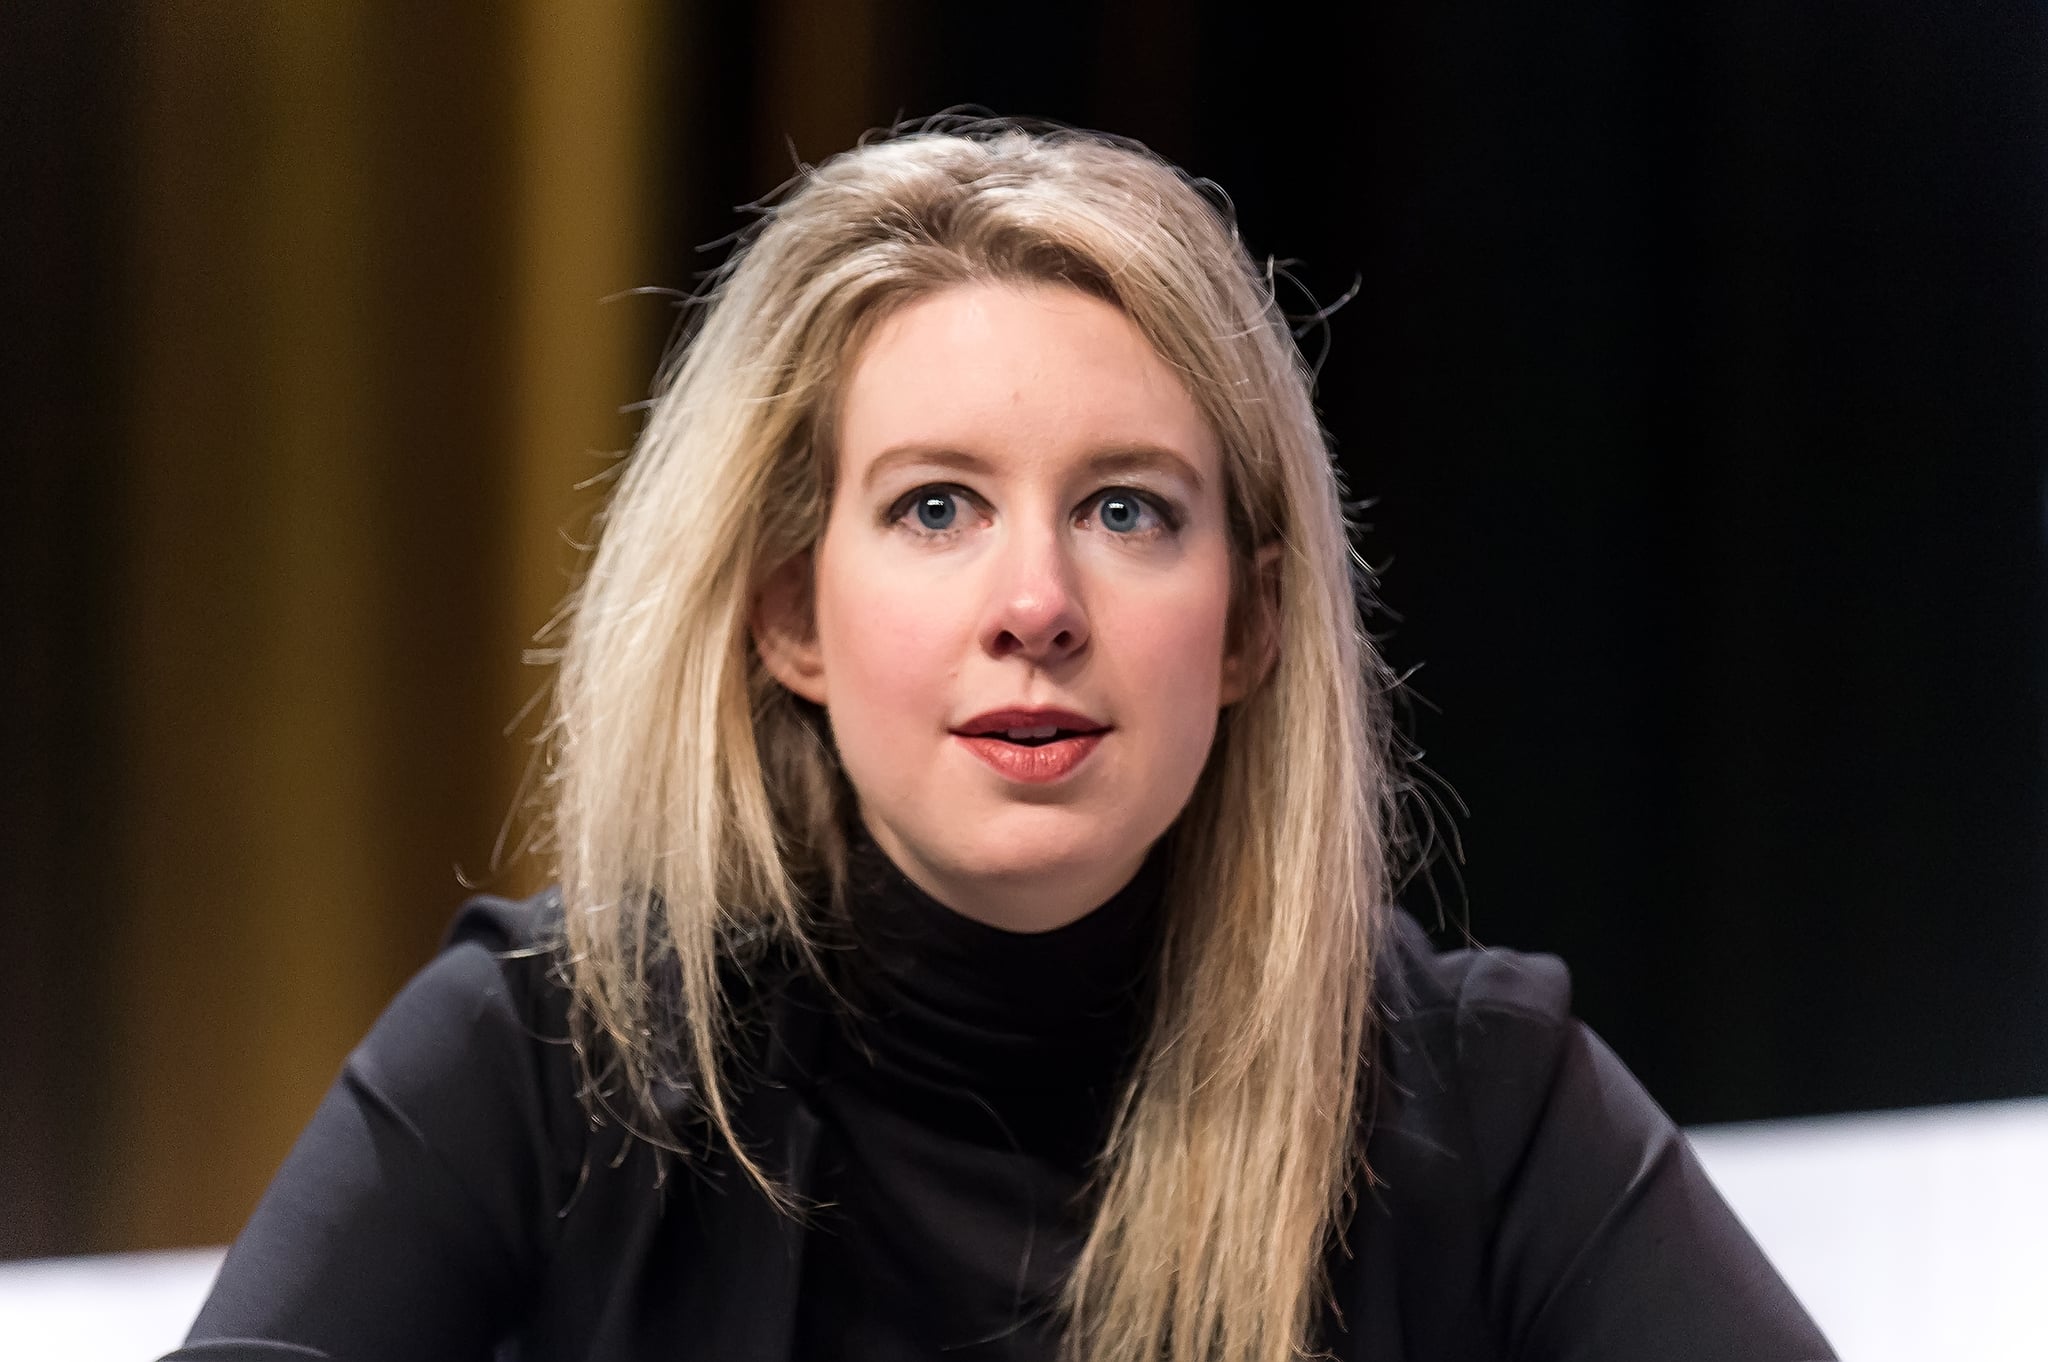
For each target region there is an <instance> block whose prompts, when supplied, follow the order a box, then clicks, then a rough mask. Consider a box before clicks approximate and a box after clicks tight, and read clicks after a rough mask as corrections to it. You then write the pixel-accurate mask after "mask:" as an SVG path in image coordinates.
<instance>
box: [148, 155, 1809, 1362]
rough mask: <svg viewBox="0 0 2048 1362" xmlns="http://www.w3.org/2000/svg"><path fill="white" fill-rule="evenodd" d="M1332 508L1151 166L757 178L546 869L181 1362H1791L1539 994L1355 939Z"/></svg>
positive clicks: (370, 1041)
mask: <svg viewBox="0 0 2048 1362" xmlns="http://www.w3.org/2000/svg"><path fill="white" fill-rule="evenodd" d="M1347 529H1348V527H1347V522H1346V519H1345V515H1344V510H1343V502H1342V500H1341V497H1340V487H1339V483H1338V480H1337V478H1336V475H1335V473H1334V471H1333V468H1332V464H1331V462H1330V459H1329V456H1328V452H1327V449H1326V446H1325V443H1324V440H1323V438H1322V436H1321V433H1320V431H1319V429H1318V426H1317V421H1316V416H1315V412H1314V410H1313V408H1312V406H1311V401H1310V393H1309V385H1308V379H1307V375H1306V373H1305V370H1304V367H1303V365H1302V362H1301V360H1300V358H1299V356H1298V355H1297V354H1296V352H1295V349H1294V346H1293V344H1292V340H1291V338H1290V335H1289V332H1288V330H1287V328H1286V326H1285V324H1284V322H1283V320H1282V318H1281V317H1280V315H1279V312H1278V310H1277V308H1276V305H1275V302H1274V299H1273V297H1272V295H1271V291H1270V288H1269V284H1268V280H1267V279H1266V278H1265V277H1264V276H1262V274H1261V273H1260V271H1259V270H1258V269H1257V268H1255V267H1254V265H1253V264H1252V262H1251V261H1250V260H1249V259H1248V258H1247V256H1246V254H1245V252H1244V250H1243V248H1242V246H1241V245H1240V243H1239V241H1238V239H1237V237H1236V234H1235V232H1234V230H1233V228H1232V225H1231V222H1230V220H1229V218H1228V217H1227V215H1225V214H1224V213H1222V212H1220V211H1219V210H1218V208H1217V207H1216V206H1215V204H1214V203H1212V202H1211V200H1210V199H1209V198H1208V197H1206V196H1205V195H1204V193H1203V192H1201V191H1200V189H1199V188H1198V187H1196V186H1195V185H1193V184H1192V183H1191V182H1190V181H1189V180H1188V179H1187V178H1186V177H1185V176H1183V175H1182V174H1181V173H1179V172H1178V171H1176V170H1174V169H1173V168H1172V167H1170V166H1168V165H1166V164H1164V163H1163V162H1161V161H1159V160H1158V159H1156V158H1155V157H1153V156H1151V155H1149V154H1147V153H1146V152H1144V151H1143V150H1141V149H1139V148H1137V147H1135V146H1132V145H1130V144H1128V143H1123V142H1119V141H1116V140H1113V139H1109V138H1104V137H1099V136H1095V135H1090V134H1081V133H1075V132H1069V131H1054V132H1042V131H1039V132H1032V131H1025V130H1022V129H1019V128H1016V127H1013V126H1007V125H1000V124H973V125H955V126H952V127H950V128H939V129H935V128H926V129H924V130H921V131H919V132H916V133H913V134H909V135H903V136H899V137H894V138H890V139H885V140H880V141H876V142H874V143H872V144H869V145H864V146H862V147H860V148H859V149H857V150H854V151H852V152H849V153H847V154H845V155H843V156H839V157H837V158H834V159H833V160H831V161H828V162H826V163H825V164H824V165H822V166H819V167H817V168H816V169H815V170H813V171H810V172H809V173H807V174H806V175H804V176H803V177H802V178H801V180H800V181H799V182H798V183H797V184H795V185H794V186H793V187H792V189H791V191H790V192H789V193H788V194H787V195H786V196H785V197H784V198H783V200H782V201H781V202H780V204H779V205H778V206H777V207H776V208H775V209H774V210H773V212H772V213H771V214H770V215H769V217H768V218H767V220H766V221H765V223H764V224H763V225H762V226H761V227H760V228H759V230H758V232H757V233H756V234H755V235H753V236H752V238H751V239H750V240H749V241H748V242H747V243H746V244H745V245H744V247H743V249H742V250H741V252H740V253H739V254H738V256H737V258H736V260H735V262H734V263H733V264H732V265H731V266H730V267H729V268H728V270H727V271H726V272H725V273H724V274H723V275H722V276H721V278H720V279H719V281H718V282H717V285H716V288H715V290H714V291H713V293H712V296H711V297H710V299H709V300H708V305H707V310H706V312H705V313H704V315H703V317H702V319H701V325H700V327H699V328H698V330H697V332H696V334H695V335H694V337H693V338H692V339H691V341H690V342H689V343H688V344H687V345H686V346H685V347H684V348H683V349H682V350H681V352H680V354H679V358H678V361H677V362H676V363H675V364H674V365H673V367H672V368H671V369H670V370H668V371H666V372H665V373H664V375H663V378H662V383H661V385H660V392H659V397H658V400H657V401H656V403H655V404H654V406H653V408H652V411H651V415H650V417H649V420H648V422H647V426H646V429H645V432H644V434H643V436H642V438H641V440H640V442H639V445H638V447H637V448H636V449H635V451H634V452H633V454H632V456H631V458H630V460H629V461H628V462H627V463H626V465H625V467H624V470H623V475H622V477H621V478H620V480H619V482H618V484H617V487H616V489H615V491H614V493H613V495H612V499H611V501H610V503H609V506H608V509H607V512H606V515H605V520H604V524H603V528H602V535H601V539H600V542H599V544H598V546H597V548H596V551H595V554H594V557H593V558H592V560H591V562H590V564H589V568H588V573H587V577H586V580H585V581H584V582H583V584H582V586H581V588H580V590H579V593H578V596H577V598H576V601H575V609H574V612H573V616H572V623H571V625H570V628H569V630H568V633H567V636H566V639H565V643H564V648H563V651H562V655H561V658H560V669H559V674H558V676H557V678H556V686H555V691H554V706H553V720H552V723H551V726H550V730H549V734H548V745H547V762H546V765H545V771H546V776H545V789H544V801H543V802H544V805H545V808H546V812H547V831H548V839H547V843H546V845H547V846H548V847H549V849H550V851H551V854H552V857H553V860H554V865H555V869H556V871H557V873H558V876H559V885H558V887H557V888H555V889H554V890H551V891H550V892H548V893H545V894H543V895H541V896H539V897H537V898H535V899H532V900H529V901H526V902H509V901H505V900H502V899H493V898H479V899H476V900H473V901H472V902H471V903H469V904H468V905H467V906H466V907H465V908H464V910H463V912H462V913H461V915H460V916H459V918H458V919H457V921H456V924H455V926H454V928H453V931H452V934H451V937H450V941H449V944H448V946H447V948H446V950H445V951H444V952H443V953H442V954H441V955H440V956H439V957H438V958H437V959H436V960H435V961H434V962H433V963H432V964H431V965H429V966H428V967H427V968H426V969H425V970H424V971H423V972H422V973H421V974H420V975H419V976H418V977H417V978H416V979H415V980H414V981H413V982H412V984H410V985H409V986H408V987H407V988H406V989H405V991H404V992H403V993H402V994H401V995H400V996H399V998H398V999H397V1000H396V1001H395V1002H394V1003H393V1004H392V1006H391V1008H390V1010H389V1011H388V1012H387V1013H386V1015H385V1016H384V1017H383V1018H382V1019H381V1020H380V1021H379V1022H378V1023H377V1026H376V1028H375V1029H374V1030H373V1031H372V1032H371V1034H370V1035H369V1037H368V1038H367V1040H366V1041H365V1042H364V1044H363V1045H362V1046H361V1047H360V1048H359V1049H358V1050H357V1051H356V1052H355V1053H354V1054H353V1055H352V1056H351V1057H350V1059H349V1061H348V1064H347V1067H346V1068H345V1070H344V1071H343V1073H342V1075H341V1077H340V1079H339V1081H338V1082H337V1083H336V1085H335V1087H334V1089H333V1091H332V1092H331V1094H330V1095H329V1097H328V1098H327V1100H326V1102H325V1103H324V1105H323V1106H322V1107H321V1109H320V1111H319V1113H318V1114H317V1115H316V1116H315V1118H314V1120H313V1123H312V1125H311V1127H310V1128H309V1129H308V1130H307V1131H306V1133H305V1135H304V1136H303V1138H302V1139H301V1141H300V1143H299V1145H298V1146H297V1148H296V1149H295V1150H294V1152H293V1153H292V1155H291V1156H290V1158H289V1160H288V1161H287V1162H286V1164H285V1165H284V1167H283V1169H282V1170H281V1171H280V1173H279V1174H278V1177H277V1180H276V1182H275V1183H274V1184H273V1186H272V1188H271V1189H270V1191H269V1192H268V1193H267V1195H266V1196H265V1198H264V1200H263V1202H262V1204H261V1205H260V1206H259V1208H258V1209H257V1211H256V1213H255V1216H254V1217H253V1219H252V1220H251V1221H250V1223H249V1225H248V1227H247V1229H246V1230H245V1231H244V1232H243V1234H242V1236H241V1237H240V1239H239V1240H238V1241H237V1243H236V1245H235V1247H234V1249H233V1250H232V1252H231V1253H230V1255H229V1257H228V1260H227V1263H226V1265H225V1267H224V1269H223V1271H222V1275H221V1278H220V1282H219V1285H218V1286H217V1288H216V1289H215V1291H214V1293H213V1296H212V1297H211V1299H210V1300H209V1301H208V1302H207V1304H206V1306H205V1308H204V1310H203V1312H202V1313H201V1315H200V1317H199V1320H198V1322H197V1324H196V1326H195V1327H194V1329H193V1331H192V1334H191V1337H190V1339H189V1340H188V1344H187V1347H186V1348H185V1349H184V1350H183V1351H182V1352H180V1353H178V1354H174V1356H176V1357H180V1358H191V1359H198V1358H208V1359H222V1358H249V1359H257V1358H263V1359H271V1358H287V1357H289V1358H307V1357H313V1358H335V1359H352V1360H353V1362H399V1360H402V1359H419V1360H420V1362H462V1360H465V1359H482V1358H486V1357H490V1356H493V1355H496V1356H501V1357H516V1358H520V1359H569V1358H576V1359H593V1360H596V1359H602V1360H604V1362H627V1359H635V1360H638V1359H652V1358H674V1359H684V1358H703V1359H713V1360H715V1362H731V1360H733V1359H780V1358H814V1357H815V1358H847V1359H862V1360H871V1359H901V1358H946V1359H959V1360H960V1362H969V1360H970V1359H996V1358H1003V1359H1053V1358H1067V1359H1073V1360H1074V1362H1155V1360H1156V1359H1162V1358H1165V1359H1202V1360H1203V1362H1212V1360H1213V1362H1283V1359H1293V1358H1300V1357H1305V1356H1310V1355H1325V1356H1333V1357H1337V1358H1345V1359H1369V1360H1370V1362H1453V1360H1454V1359H1485V1358H1501V1359H1507V1358H1529V1359H1538V1358H1556V1359H1563V1358H1572V1359H1586V1360H1588V1362H1592V1360H1596V1359H1597V1360H1599V1362H1609V1360H1611V1362H1621V1359H1631V1362H1633V1360H1634V1359H1642V1358H1652V1357H1654V1358H1661V1359H1729V1360H1730V1362H1733V1360H1734V1359H1743V1362H1792V1359H1813V1358H1826V1357H1831V1356H1832V1354H1831V1353H1830V1352H1829V1350H1828V1347H1827V1344H1826V1342H1825V1341H1824V1340H1823V1339H1822V1338H1821V1336H1820V1335H1819V1333H1818V1332H1817V1331H1816V1329H1815V1328H1814V1326H1813V1324H1812V1323H1811V1322H1810V1321H1809V1320H1808V1318H1807V1317H1806V1315H1805V1314H1804V1312H1803V1311H1802V1310H1801V1309H1800V1307H1799V1305H1798V1303H1797V1302H1796V1301H1795V1300H1794V1299H1793V1298H1792V1296H1791V1295H1790V1293H1789V1292H1788V1291H1787V1290H1786V1288H1785V1286H1784V1285H1783V1283H1782V1282H1781V1281H1780V1280H1779V1279H1778V1277H1777V1276H1776V1274H1775V1273H1774V1272H1773V1271H1772V1270H1771V1268H1770V1266H1769V1264H1768V1263H1767V1262H1766V1261H1765V1259H1764V1258H1763V1256H1762V1255H1761V1254H1760V1252H1759V1251H1758V1250H1757V1248H1756V1246H1755V1245H1754V1244H1753V1243H1752V1242H1751V1240H1750V1239H1749V1238H1748V1237H1747V1235H1746V1234H1745V1233H1744V1232H1743V1230H1742V1228H1741V1227H1740V1225H1739V1224H1738V1223H1737V1222H1736V1220H1735V1219H1734V1217H1733V1216H1732V1215H1731V1214H1730V1212H1729V1211H1728V1209H1727V1208H1726V1206H1725V1205H1724V1204H1723V1203H1722V1202H1721V1200H1720V1199H1719V1198H1718V1197H1717V1196H1716V1195H1715V1193H1714V1191H1713V1189H1712V1188H1711V1187H1710V1186H1709V1184H1708V1183H1707V1181H1706V1179H1705V1178H1704V1176H1703V1175H1702V1174H1701V1171H1700V1169H1699V1166H1698V1165H1697V1164H1696V1163H1695V1162H1694V1160H1693V1158H1692V1156H1691V1154H1690V1152H1689V1151H1688V1149H1687V1146H1686V1144H1685V1142H1684V1140H1683V1139H1682V1138H1681V1136H1680V1135H1679V1134H1678V1132H1677V1131H1676V1130H1675V1129H1674V1128H1673V1126H1672V1125H1671V1123H1670V1121H1669V1120H1668V1119H1667V1118H1666V1117H1665V1116H1664V1114H1663V1113H1662V1112H1661V1111H1660V1110H1658V1108H1657V1107H1656V1106H1655V1104H1654V1103H1653V1102H1652V1101H1651V1100H1650V1099H1649V1098H1648V1097H1647V1096H1646V1095H1645V1094H1644V1092H1643V1091H1642V1089H1641V1088H1640V1086H1639V1085H1638V1084H1637V1083H1636V1082H1635V1081H1634V1080H1633V1079H1632V1078H1631V1077H1630V1075H1629V1074H1628V1073H1627V1071H1626V1070H1625V1069H1624V1068H1623V1067H1622V1066H1621V1064H1620V1063H1619V1061H1617V1060H1616V1059H1615V1057H1614V1056H1613V1054H1612V1053H1611V1052H1610V1051H1608V1050H1607V1049H1606V1048H1605V1047H1604V1046H1603V1045H1602V1044H1601V1043H1600V1042H1599V1041H1598V1040H1597V1039H1596V1038H1595V1037H1594V1036H1593V1035H1592V1034H1591V1033H1590V1032H1588V1031H1587V1030H1586V1028H1585V1027H1584V1026H1583V1025H1581V1024H1580V1023H1578V1022H1577V1021H1575V1020H1574V1019H1573V1018H1572V1016H1571V1014H1570V1010H1569V993H1568V978H1567V975H1566V972H1565V969H1564V967H1563V966H1562V965H1561V964H1560V963H1559V962H1558V961H1557V960H1555V959H1554V958H1551V957H1548V956H1536V955H1522V954H1517V953H1514V952H1509V951H1500V950H1495V951H1471V950H1468V951H1458V952H1452V953H1444V954H1439V953H1437V952H1436V951H1434V950H1433V949H1432V948H1431V946H1430V944H1429V942H1428V939H1427V938H1426V936H1425V935H1424V934H1423V932H1422V931H1421V929H1420V928H1419V927H1418V926H1417V925H1416V923H1415V922H1414V920H1413V919H1411V918H1409V917H1408V916H1407V915H1406V914H1405V913H1404V912H1402V911H1400V910H1398V909H1397V908H1395V907H1394V906H1393V904H1392V903H1391V896H1390V885H1389V863H1390V859H1391V856H1392V851H1391V846H1390V827H1391V813H1392V809H1391V806H1392V797H1391V791H1392V788H1393V782H1394V777H1393V775H1392V774H1391V773H1390V770H1389V755H1388V730H1387V714H1386V704H1387V694H1386V691H1387V686H1386V678H1385V674H1384V672H1383V670H1382V668H1381V665H1380V663H1379V661H1378V660H1377V659H1376V657H1375V656H1374V653H1373V650H1372V648H1371V646H1370V644H1369V642H1368V640H1367V638H1366V636H1365V635H1364V633H1363V632H1362V631H1361V626H1360V613H1359V607H1360V604H1361V592H1362V588H1363V586H1364V579H1363V577H1362V574H1361V570H1360V567H1359V563H1358V560H1357V558H1356V557H1355V556H1354V554H1353V552H1352V549H1351V545H1350V540H1349V536H1348V533H1347Z"/></svg>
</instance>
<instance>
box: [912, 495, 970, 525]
mask: <svg viewBox="0 0 2048 1362" xmlns="http://www.w3.org/2000/svg"><path fill="white" fill-rule="evenodd" d="M959 513H960V512H959V507H958V506H957V504H956V503H955V502H954V500H953V494H952V493H951V492H930V493H927V494H925V495H923V496H920V497H919V498H918V499H917V523H918V524H920V525H922V526H924V527H925V528H926V529H928V530H946V529H951V528H952V527H953V521H954V519H955V517H957V516H958V515H959Z"/></svg>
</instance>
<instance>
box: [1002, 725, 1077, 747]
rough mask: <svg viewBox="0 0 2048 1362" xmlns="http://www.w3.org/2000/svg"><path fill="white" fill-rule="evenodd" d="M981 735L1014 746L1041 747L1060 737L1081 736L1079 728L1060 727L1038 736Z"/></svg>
mask: <svg viewBox="0 0 2048 1362" xmlns="http://www.w3.org/2000/svg"><path fill="white" fill-rule="evenodd" d="M981 736H982V737H984V738H994V739H995V740H996V741H998V742H1006V743H1010V744H1012V745H1013V746H1016V747H1043V746H1045V745H1046V744H1047V743H1049V742H1058V741H1060V740H1061V739H1062V738H1078V737H1080V736H1081V730H1080V729H1078V728H1062V729H1060V730H1059V731H1058V732H1056V733H1051V734H1048V735H1046V736H1045V737H1040V738H1013V737H1011V736H1010V735H1009V734H1007V733H984V734H982V735H981Z"/></svg>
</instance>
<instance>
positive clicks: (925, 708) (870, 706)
mask: <svg viewBox="0 0 2048 1362" xmlns="http://www.w3.org/2000/svg"><path fill="white" fill-rule="evenodd" d="M830 571H831V576H830V578H829V579H828V581H829V584H825V585H821V587H820V590H819V597H818V602H819V604H818V642H819V646H820V648H821V650H822V651H823V654H824V661H825V672H826V676H827V678H828V685H829V687H830V697H831V709H832V710H833V712H834V714H835V715H836V716H839V717H840V718H842V719H845V720H849V721H850V720H854V719H858V720H859V721H860V722H861V724H862V725H863V726H864V728H865V730H866V731H868V732H876V731H879V730H881V729H887V728H893V729H896V730H898V731H901V730H902V729H905V728H912V727H933V726H940V727H942V726H943V723H944V720H945V717H946V715H945V708H944V703H943V701H944V697H945V694H946V688H947V685H948V683H949V679H950V677H951V675H952V672H953V670H954V668H956V667H957V666H958V665H959V658H960V656H961V649H962V643H961V638H962V634H963V631H964V630H966V629H968V628H969V625H968V624H967V623H966V622H965V621H964V620H962V619H961V618H959V616H960V613H961V612H960V609H959V606H958V604H957V603H956V602H953V601H950V600H948V599H947V597H946V595H945V593H943V592H937V591H934V590H932V589H931V587H932V584H931V583H930V582H929V581H922V580H919V579H916V578H914V577H913V578H910V579H907V580H906V579H905V577H904V574H900V573H898V574H891V573H888V572H886V571H882V570H880V568H879V565H864V564H861V563H858V562H848V561H841V562H837V563H832V564H830Z"/></svg>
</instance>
